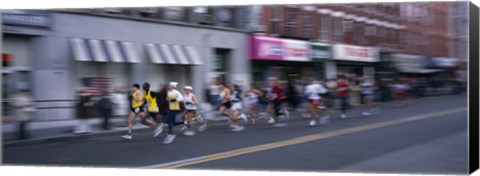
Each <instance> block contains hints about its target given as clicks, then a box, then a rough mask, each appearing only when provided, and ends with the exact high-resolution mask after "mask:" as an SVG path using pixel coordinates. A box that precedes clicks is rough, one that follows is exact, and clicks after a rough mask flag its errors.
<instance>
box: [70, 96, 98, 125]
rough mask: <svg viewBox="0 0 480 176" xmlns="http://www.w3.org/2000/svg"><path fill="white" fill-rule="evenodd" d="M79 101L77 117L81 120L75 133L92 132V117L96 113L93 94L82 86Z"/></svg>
mask: <svg viewBox="0 0 480 176" xmlns="http://www.w3.org/2000/svg"><path fill="white" fill-rule="evenodd" d="M78 100H79V101H78V103H77V119H80V122H79V123H78V124H77V126H76V127H75V129H74V131H73V133H74V134H84V133H90V132H91V131H92V125H91V124H90V119H91V118H92V117H93V115H94V108H93V100H92V95H91V94H90V93H89V92H88V91H87V90H86V89H85V88H80V90H79V94H78Z"/></svg>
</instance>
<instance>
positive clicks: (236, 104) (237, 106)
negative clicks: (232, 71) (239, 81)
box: [230, 85, 248, 131]
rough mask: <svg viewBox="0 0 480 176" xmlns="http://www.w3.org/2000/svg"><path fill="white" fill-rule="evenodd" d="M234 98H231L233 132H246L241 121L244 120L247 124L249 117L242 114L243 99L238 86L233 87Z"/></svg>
mask: <svg viewBox="0 0 480 176" xmlns="http://www.w3.org/2000/svg"><path fill="white" fill-rule="evenodd" d="M232 91H233V92H232V96H231V102H232V108H231V111H232V115H231V119H230V121H231V123H232V126H233V129H232V131H243V130H245V127H244V126H242V125H239V124H240V122H239V120H244V121H245V123H247V122H248V120H247V116H246V115H245V114H244V113H243V112H242V109H243V106H242V98H241V93H242V92H241V90H240V87H239V86H238V85H233V86H232Z"/></svg>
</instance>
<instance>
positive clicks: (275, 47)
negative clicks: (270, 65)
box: [251, 36, 283, 60]
mask: <svg viewBox="0 0 480 176" xmlns="http://www.w3.org/2000/svg"><path fill="white" fill-rule="evenodd" d="M251 42H252V45H251V47H252V49H251V58H252V59H261V60H283V43H282V40H281V39H276V38H272V37H263V36H252V41H251Z"/></svg>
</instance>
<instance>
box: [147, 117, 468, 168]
mask: <svg viewBox="0 0 480 176" xmlns="http://www.w3.org/2000/svg"><path fill="white" fill-rule="evenodd" d="M466 110H467V108H457V109H452V110H448V111H441V112H434V113H428V114H422V115H418V116H411V117H405V118H400V119H396V120H391V121H386V122H378V123H373V124H369V125H363V126H358V127H351V128H345V129H340V130H335V131H330V132H324V133H318V134H313V135H308V136H303V137H297V138H293V139H289V140H284V141H280V142H273V143H269V144H263V145H257V146H252V147H245V148H241V149H237V150H231V151H227V152H221V153H216V154H211V155H206V156H201V157H197V158H194V159H190V160H184V161H177V162H172V163H167V164H162V165H157V166H149V167H147V168H166V169H173V168H179V167H184V166H189V165H194V164H199V163H204V162H208V161H213V160H219V159H224V158H229V157H234V156H238V155H243V154H248V153H253V152H259V151H264V150H270V149H274V148H279V147H284V146H289V145H295V144H300V143H306V142H310V141H314V140H319V139H324V138H329V137H333V136H339V135H344V134H349V133H355V132H360V131H366V130H370V129H376V128H382V127H387V126H393V125H398V124H402V123H407V122H411V121H417V120H422V119H428V118H432V117H440V116H444V115H449V114H454V113H458V112H462V111H466Z"/></svg>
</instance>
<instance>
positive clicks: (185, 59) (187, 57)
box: [144, 43, 202, 65]
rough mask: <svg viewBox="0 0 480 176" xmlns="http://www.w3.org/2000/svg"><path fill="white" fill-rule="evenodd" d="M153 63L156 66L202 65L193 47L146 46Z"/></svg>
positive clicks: (150, 44)
mask: <svg viewBox="0 0 480 176" xmlns="http://www.w3.org/2000/svg"><path fill="white" fill-rule="evenodd" d="M144 46H145V48H146V50H147V54H148V56H149V57H150V60H151V61H152V63H155V64H181V65H200V64H202V62H201V58H200V57H199V54H198V51H197V49H196V48H195V47H193V46H184V45H169V44H153V43H147V44H145V45H144Z"/></svg>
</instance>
